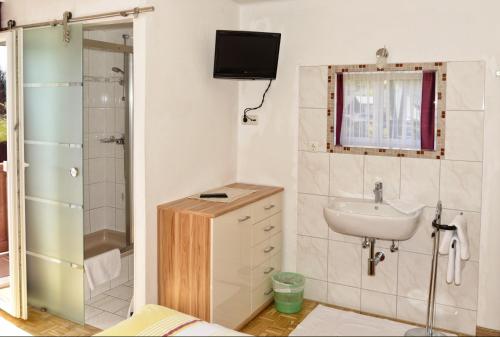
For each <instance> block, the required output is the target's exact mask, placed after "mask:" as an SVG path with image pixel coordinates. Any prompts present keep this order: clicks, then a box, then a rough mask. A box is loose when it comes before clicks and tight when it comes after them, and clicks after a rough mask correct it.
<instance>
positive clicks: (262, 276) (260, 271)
mask: <svg viewBox="0 0 500 337" xmlns="http://www.w3.org/2000/svg"><path fill="white" fill-rule="evenodd" d="M280 271H281V254H276V255H274V256H272V257H270V258H269V259H267V260H266V261H264V263H262V264H261V265H260V266H258V267H257V268H255V269H254V270H252V289H255V288H256V287H258V286H259V285H260V284H261V283H262V282H264V281H265V280H266V279H271V278H272V277H273V275H274V274H276V273H277V272H280Z"/></svg>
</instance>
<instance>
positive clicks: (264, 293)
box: [252, 279, 273, 312]
mask: <svg viewBox="0 0 500 337" xmlns="http://www.w3.org/2000/svg"><path fill="white" fill-rule="evenodd" d="M272 298H273V283H272V281H271V279H267V280H265V281H264V282H262V283H261V284H259V285H258V286H257V287H256V288H255V289H254V290H253V291H252V312H254V311H255V310H257V309H259V308H260V307H261V306H263V305H264V304H265V303H266V302H267V301H269V300H270V299H272Z"/></svg>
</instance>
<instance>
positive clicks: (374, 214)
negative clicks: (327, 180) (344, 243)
mask: <svg viewBox="0 0 500 337" xmlns="http://www.w3.org/2000/svg"><path fill="white" fill-rule="evenodd" d="M323 213H324V216H325V219H326V222H327V223H328V225H329V226H330V228H331V229H332V230H333V231H335V232H337V233H340V234H346V235H353V236H359V237H367V238H375V239H382V240H396V241H403V240H408V239H410V238H411V237H412V236H413V235H414V234H415V232H416V231H417V227H418V218H419V217H420V214H421V213H422V211H421V210H420V211H416V212H413V213H410V214H404V213H401V212H399V211H397V210H396V209H394V208H393V207H392V206H390V205H388V204H386V203H375V202H374V201H373V200H363V199H346V198H336V199H334V201H333V202H332V203H330V205H329V206H328V207H325V208H324V211H323Z"/></svg>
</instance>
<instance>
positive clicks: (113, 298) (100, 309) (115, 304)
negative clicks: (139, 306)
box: [85, 281, 134, 330]
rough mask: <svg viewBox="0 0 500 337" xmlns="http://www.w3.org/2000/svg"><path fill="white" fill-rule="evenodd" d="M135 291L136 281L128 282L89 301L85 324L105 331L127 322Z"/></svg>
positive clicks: (87, 302)
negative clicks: (124, 321)
mask: <svg viewBox="0 0 500 337" xmlns="http://www.w3.org/2000/svg"><path fill="white" fill-rule="evenodd" d="M133 291H134V281H128V282H127V283H124V284H122V285H121V286H118V287H115V288H112V289H110V290H108V291H106V292H104V293H103V294H100V295H98V296H96V297H93V298H92V299H90V300H87V301H86V303H85V323H86V324H88V325H91V326H93V327H96V328H99V329H103V330H104V329H107V328H109V327H111V326H113V325H116V324H118V323H119V322H121V321H123V320H125V319H126V318H127V312H128V308H129V305H130V301H131V300H132V294H133Z"/></svg>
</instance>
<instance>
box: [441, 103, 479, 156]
mask: <svg viewBox="0 0 500 337" xmlns="http://www.w3.org/2000/svg"><path fill="white" fill-rule="evenodd" d="M483 134H484V122H483V112H482V111H448V112H446V136H445V149H446V152H445V157H446V159H449V160H470V161H482V160H483V139H484V135H483Z"/></svg>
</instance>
